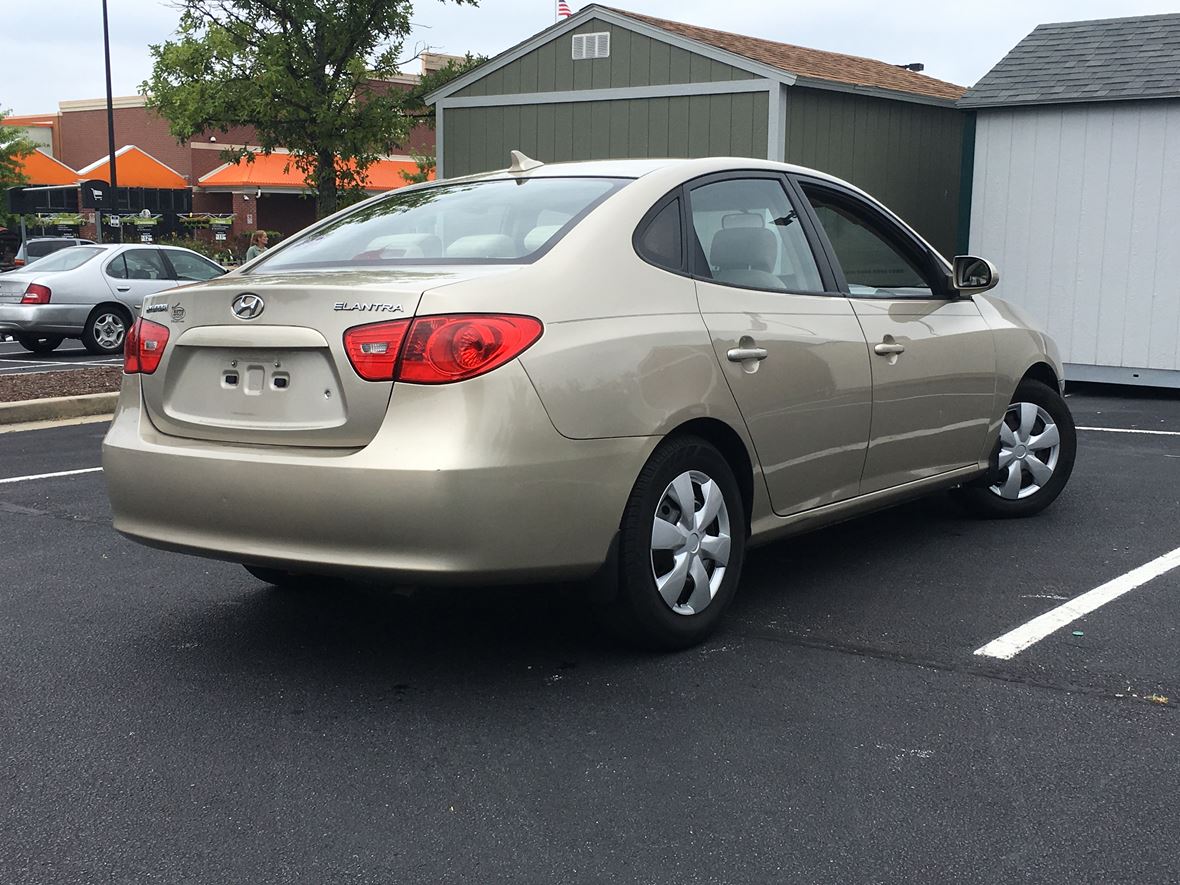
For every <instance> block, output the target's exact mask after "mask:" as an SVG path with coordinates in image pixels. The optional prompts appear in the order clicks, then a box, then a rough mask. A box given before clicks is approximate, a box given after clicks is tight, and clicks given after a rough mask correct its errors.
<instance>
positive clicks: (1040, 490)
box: [956, 379, 1078, 519]
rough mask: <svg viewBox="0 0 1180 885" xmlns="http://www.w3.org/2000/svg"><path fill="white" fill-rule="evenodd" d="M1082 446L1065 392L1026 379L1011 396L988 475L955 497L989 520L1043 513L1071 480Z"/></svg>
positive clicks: (969, 508) (971, 510) (962, 489)
mask: <svg viewBox="0 0 1180 885" xmlns="http://www.w3.org/2000/svg"><path fill="white" fill-rule="evenodd" d="M1053 433H1055V434H1056V437H1055V438H1056V444H1055V445H1053V444H1051V443H1052V440H1053V436H1051V434H1053ZM1077 449H1078V440H1077V431H1076V430H1075V429H1074V423H1073V415H1071V414H1070V411H1069V406H1068V405H1066V402H1065V400H1064V399H1063V398H1062V396H1061V394H1059V393H1058V392H1057V391H1056V390H1054V389H1053V388H1052V387H1049V386H1048V385H1047V384H1044V383H1042V382H1040V381H1033V380H1030V379H1026V380H1024V381H1021V382H1020V385H1019V386H1018V387H1017V388H1016V393H1014V394H1013V395H1012V403H1011V404H1010V405H1009V406H1008V411H1007V412H1006V413H1005V415H1004V423H1003V425H1002V426H1001V427H1000V438H999V439H997V440H996V448H995V450H994V451H993V452H992V458H991V468H990V469H989V471H988V474H987V476H985V477H984V478H983V479H980V480H977V481H976V482H974V483H972V484H971V485H968V486H963V487H962V488H960V489H957V490H956V497H957V498H958V499H959V501H960V503H962V504H963V506H964V507H966V508H967V510H968V511H970V512H971V513H973V514H975V515H976V516H982V517H985V518H988V519H1012V518H1016V517H1024V516H1032V515H1034V514H1036V513H1040V512H1041V511H1042V510H1044V509H1045V508H1046V507H1048V506H1049V505H1050V504H1052V503H1053V501H1054V500H1056V498H1057V496H1058V495H1060V494H1061V491H1062V489H1064V488H1065V484H1066V483H1067V482H1069V476H1070V474H1071V473H1072V472H1073V465H1074V458H1075V457H1076V455H1077Z"/></svg>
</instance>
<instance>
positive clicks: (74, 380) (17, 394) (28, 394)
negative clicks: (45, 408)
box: [0, 366, 123, 403]
mask: <svg viewBox="0 0 1180 885" xmlns="http://www.w3.org/2000/svg"><path fill="white" fill-rule="evenodd" d="M122 377H123V369H122V367H121V366H102V367H99V368H90V369H63V370H61V371H56V372H38V373H36V374H34V375H0V403H14V402H20V401H21V400H27V399H43V398H44V397H47V396H81V395H82V394H84V393H109V392H111V391H113V390H118V389H119V383H120V381H121V380H122Z"/></svg>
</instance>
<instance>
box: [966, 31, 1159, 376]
mask: <svg viewBox="0 0 1180 885" xmlns="http://www.w3.org/2000/svg"><path fill="white" fill-rule="evenodd" d="M959 106H960V107H962V108H964V109H965V110H968V111H969V112H971V113H972V114H973V115H974V117H975V120H974V128H975V139H974V145H975V157H974V175H973V181H972V188H971V193H970V194H969V195H968V196H967V199H969V200H970V205H971V216H970V218H971V221H970V251H971V253H972V254H974V255H983V256H985V257H987V258H990V259H992V260H993V261H994V262H995V263H996V264H997V265H998V267H999V269H1000V279H1001V283H1000V289H999V290H998V292H999V294H1000V295H1001V296H1002V297H1004V298H1006V299H1008V300H1009V301H1011V302H1012V303H1014V304H1017V305H1019V306H1020V307H1022V308H1023V309H1024V310H1025V311H1026V312H1027V313H1029V314H1030V315H1031V316H1032V317H1033V318H1034V319H1035V320H1036V321H1037V322H1038V323H1039V324H1040V326H1041V327H1042V328H1043V329H1045V330H1046V331H1047V332H1049V333H1050V334H1051V335H1052V336H1053V337H1054V338H1055V339H1056V341H1057V343H1058V344H1059V345H1060V347H1061V353H1062V357H1063V359H1064V361H1065V363H1066V375H1067V377H1068V378H1069V379H1070V380H1073V381H1104V382H1114V383H1120V384H1141V385H1152V386H1161V387H1164V386H1166V387H1180V15H1154V16H1143V17H1136V18H1117V19H1105V20H1101V21H1086V22H1066V23H1062V24H1049V25H1041V26H1039V27H1038V28H1036V30H1034V31H1033V32H1032V33H1031V34H1029V36H1028V37H1026V38H1025V39H1024V40H1022V41H1021V42H1020V43H1019V44H1018V45H1017V46H1016V48H1015V49H1013V50H1012V51H1011V52H1010V53H1008V55H1007V56H1006V57H1005V58H1004V59H1003V60H1002V61H1001V62H1000V63H999V64H997V65H996V66H995V67H994V68H992V69H991V71H989V72H988V73H987V75H986V76H984V77H983V79H982V80H980V81H979V83H977V84H976V85H975V87H974V88H972V89H971V90H969V91H968V93H967V94H966V95H965V96H964V97H963V99H962V100H961V101H960V102H959ZM970 128H971V123H970V122H969V123H968V132H970Z"/></svg>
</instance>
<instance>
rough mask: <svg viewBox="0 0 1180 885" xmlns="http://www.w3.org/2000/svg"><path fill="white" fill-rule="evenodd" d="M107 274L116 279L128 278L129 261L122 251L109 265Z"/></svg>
mask: <svg viewBox="0 0 1180 885" xmlns="http://www.w3.org/2000/svg"><path fill="white" fill-rule="evenodd" d="M107 276H108V277H114V278H115V279H116V280H125V279H127V262H126V261H125V260H124V259H123V255H122V253H120V254H118V255H116V256H115V257H114V259H113V260H112V261H111V263H110V264H108V265H107Z"/></svg>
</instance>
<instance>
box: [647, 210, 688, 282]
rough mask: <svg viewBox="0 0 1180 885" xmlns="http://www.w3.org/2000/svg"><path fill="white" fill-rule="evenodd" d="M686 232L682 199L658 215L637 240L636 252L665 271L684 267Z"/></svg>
mask: <svg viewBox="0 0 1180 885" xmlns="http://www.w3.org/2000/svg"><path fill="white" fill-rule="evenodd" d="M683 243H684V232H683V229H682V227H681V224H680V198H679V197H677V198H676V199H675V200H672V202H670V203H669V204H668V205H667V206H665V207H664V208H663V209H661V210H660V211H659V212H658V213H656V215H655V217H654V218H652V219H651V220H650V221H648V222H647V224H646V225H645V226H644V227H643V229H642V230H641V231H640V232H639V235H638V236H637V237H636V238H635V250H636V251H637V252H638V253H639V257H640V258H642V259H643V260H644V261H646V262H648V263H649V264H654V265H655V266H656V267H662V268H664V269H665V270H673V271H679V270H682V269H683V267H684V254H683V252H684V246H683Z"/></svg>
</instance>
